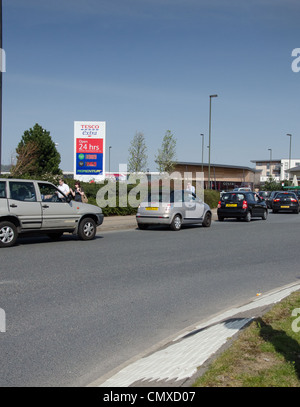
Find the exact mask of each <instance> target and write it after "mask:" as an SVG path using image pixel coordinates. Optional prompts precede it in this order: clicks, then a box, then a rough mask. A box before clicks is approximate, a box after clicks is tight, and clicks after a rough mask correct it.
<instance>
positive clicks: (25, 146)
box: [14, 123, 62, 176]
mask: <svg viewBox="0 0 300 407" xmlns="http://www.w3.org/2000/svg"><path fill="white" fill-rule="evenodd" d="M16 152H17V163H16V165H15V167H14V171H15V175H29V176H41V175H44V174H49V175H57V174H61V172H62V171H61V169H60V168H59V164H60V154H59V152H58V151H57V149H56V146H55V143H54V142H53V141H52V139H51V136H50V132H49V131H47V130H45V129H43V128H42V126H40V125H39V124H38V123H36V124H35V125H34V127H33V128H30V129H29V130H26V131H25V132H24V134H23V136H22V139H21V141H20V143H19V144H18V147H17V148H16Z"/></svg>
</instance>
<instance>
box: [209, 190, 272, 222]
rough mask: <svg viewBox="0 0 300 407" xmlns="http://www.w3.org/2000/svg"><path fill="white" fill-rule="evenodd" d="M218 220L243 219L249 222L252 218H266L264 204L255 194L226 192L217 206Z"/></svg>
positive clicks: (266, 212) (266, 211) (266, 213)
mask: <svg viewBox="0 0 300 407" xmlns="http://www.w3.org/2000/svg"><path fill="white" fill-rule="evenodd" d="M217 214H218V219H219V221H223V220H224V219H225V218H236V219H245V220H246V221H247V222H250V221H251V219H252V218H262V219H264V220H266V219H267V217H268V208H267V205H266V202H265V201H264V200H263V199H262V198H260V196H259V195H258V194H256V193H255V192H226V193H225V194H223V195H222V198H221V200H220V201H219V204H218V210H217Z"/></svg>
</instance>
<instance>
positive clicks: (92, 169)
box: [74, 121, 106, 182]
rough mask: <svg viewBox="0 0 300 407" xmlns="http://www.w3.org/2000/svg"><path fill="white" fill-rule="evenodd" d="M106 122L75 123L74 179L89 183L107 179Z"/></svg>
mask: <svg viewBox="0 0 300 407" xmlns="http://www.w3.org/2000/svg"><path fill="white" fill-rule="evenodd" d="M105 136H106V122H98V121H82V122H81V121H75V122H74V178H75V179H77V180H79V181H83V182H89V181H92V180H94V181H95V182H97V181H102V180H103V179H104V177H105Z"/></svg>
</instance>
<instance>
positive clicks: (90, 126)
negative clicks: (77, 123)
mask: <svg viewBox="0 0 300 407" xmlns="http://www.w3.org/2000/svg"><path fill="white" fill-rule="evenodd" d="M87 129H93V130H96V129H99V124H82V125H81V130H87Z"/></svg>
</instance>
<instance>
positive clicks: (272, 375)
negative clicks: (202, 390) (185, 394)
mask: <svg viewBox="0 0 300 407" xmlns="http://www.w3.org/2000/svg"><path fill="white" fill-rule="evenodd" d="M293 310H295V311H294V313H295V314H294V316H293V315H292V311H293ZM297 331H298V332H297ZM193 386H194V387H300V292H299V291H297V292H295V293H292V294H291V295H290V296H288V297H287V298H285V299H284V300H282V301H281V302H280V303H278V304H276V305H274V306H273V307H272V308H271V310H270V311H268V312H267V313H266V314H264V315H263V316H262V317H260V318H257V319H256V320H254V321H253V322H252V323H251V324H250V325H249V326H248V327H247V328H245V329H244V330H243V331H242V332H241V333H240V335H239V336H238V338H237V339H236V340H235V341H234V342H233V344H232V346H231V347H229V348H228V349H227V350H226V351H224V352H223V353H222V354H221V355H220V357H218V358H217V359H215V360H214V362H212V364H211V365H210V366H209V368H208V370H207V371H206V372H205V373H204V374H203V375H202V376H201V377H200V378H198V379H197V380H196V382H195V383H194V385H193Z"/></svg>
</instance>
